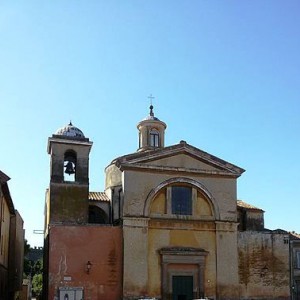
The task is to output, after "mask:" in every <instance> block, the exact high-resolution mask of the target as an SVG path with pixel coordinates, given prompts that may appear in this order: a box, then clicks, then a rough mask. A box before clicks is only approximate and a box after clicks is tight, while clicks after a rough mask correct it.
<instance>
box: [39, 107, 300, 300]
mask: <svg viewBox="0 0 300 300" xmlns="http://www.w3.org/2000/svg"><path fill="white" fill-rule="evenodd" d="M166 127H167V125H166V124H165V123H164V122H162V121H161V120H159V119H158V118H157V117H155V116H154V112H153V106H152V105H151V106H150V113H149V115H148V116H147V117H146V118H145V119H143V120H142V121H141V122H139V123H138V125H137V128H138V133H139V147H138V150H137V151H136V152H134V153H131V154H127V155H124V156H121V157H118V158H116V159H114V160H113V161H112V162H111V163H110V164H109V165H108V166H107V168H106V169H105V174H106V179H105V191H104V192H90V191H89V153H90V150H91V147H92V142H91V141H90V140H89V139H88V138H86V137H85V136H84V134H83V132H82V131H81V130H79V129H78V128H77V127H75V126H73V125H72V124H71V123H70V124H69V125H67V126H65V127H63V128H61V129H59V130H58V131H57V132H56V133H55V134H54V135H52V137H50V138H49V140H48V153H49V155H50V158H51V164H50V187H49V189H48V190H47V193H46V208H45V212H46V213H45V248H44V249H45V253H46V256H45V263H44V265H45V276H44V278H45V283H44V286H45V287H46V288H45V299H48V300H50V299H51V300H52V299H56V298H55V297H57V299H60V300H66V299H68V300H81V299H85V300H88V299H89V300H96V299H99V300H100V299H101V300H119V299H126V300H133V299H147V298H155V299H164V300H192V299H198V298H203V297H208V298H211V299H290V297H294V299H298V298H297V297H299V296H297V295H298V294H297V291H298V290H299V280H298V278H299V276H300V273H298V265H297V264H295V263H294V259H295V258H297V255H299V253H300V252H298V250H297V249H299V248H297V247H299V243H298V238H297V237H295V236H294V237H293V242H291V240H292V238H291V234H290V233H288V232H286V231H283V230H276V231H271V230H268V229H266V228H265V227H264V217H263V215H264V212H263V210H261V209H259V208H256V207H254V206H251V205H249V204H247V203H245V202H243V201H240V200H238V198H237V179H238V178H239V177H240V176H241V175H242V174H243V172H244V170H243V169H242V168H241V167H238V166H236V165H234V164H232V163H229V162H227V161H224V160H222V159H220V158H218V157H216V156H214V155H211V154H209V153H207V152H204V151H202V150H200V149H198V148H196V147H194V146H192V145H189V144H188V143H187V142H185V141H180V142H179V143H178V144H176V145H171V146H165V142H164V141H165V130H166ZM293 247H295V249H294V248H293ZM299 257H300V256H299ZM297 284H298V286H297ZM299 293H300V291H299Z"/></svg>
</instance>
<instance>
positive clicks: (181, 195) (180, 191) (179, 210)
mask: <svg viewBox="0 0 300 300" xmlns="http://www.w3.org/2000/svg"><path fill="white" fill-rule="evenodd" d="M172 214H175V215H192V189H191V188H190V187H185V186H173V187H172Z"/></svg>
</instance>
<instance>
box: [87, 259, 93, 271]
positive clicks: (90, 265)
mask: <svg viewBox="0 0 300 300" xmlns="http://www.w3.org/2000/svg"><path fill="white" fill-rule="evenodd" d="M91 268H92V263H91V262H90V261H89V260H88V261H87V263H86V273H87V274H89V273H90V270H91Z"/></svg>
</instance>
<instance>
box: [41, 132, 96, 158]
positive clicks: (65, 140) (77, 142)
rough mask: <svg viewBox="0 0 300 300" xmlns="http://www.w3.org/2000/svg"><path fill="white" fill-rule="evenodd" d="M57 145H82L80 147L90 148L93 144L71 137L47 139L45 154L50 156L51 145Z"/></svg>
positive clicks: (87, 140) (83, 139)
mask: <svg viewBox="0 0 300 300" xmlns="http://www.w3.org/2000/svg"><path fill="white" fill-rule="evenodd" d="M52 143H58V144H69V145H82V146H89V147H90V146H92V145H93V142H91V141H89V139H88V138H81V139H79V138H72V137H65V136H64V137H63V138H62V137H60V136H55V135H53V137H50V138H48V145H47V152H48V154H51V144H52Z"/></svg>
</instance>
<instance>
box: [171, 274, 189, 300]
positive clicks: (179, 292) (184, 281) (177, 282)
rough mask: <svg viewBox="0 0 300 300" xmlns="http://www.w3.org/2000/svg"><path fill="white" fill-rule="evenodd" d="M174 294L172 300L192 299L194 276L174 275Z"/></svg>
mask: <svg viewBox="0 0 300 300" xmlns="http://www.w3.org/2000/svg"><path fill="white" fill-rule="evenodd" d="M172 294H173V297H172V300H192V299H193V276H173V277H172Z"/></svg>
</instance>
